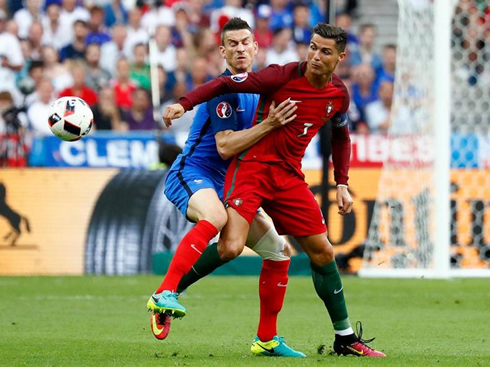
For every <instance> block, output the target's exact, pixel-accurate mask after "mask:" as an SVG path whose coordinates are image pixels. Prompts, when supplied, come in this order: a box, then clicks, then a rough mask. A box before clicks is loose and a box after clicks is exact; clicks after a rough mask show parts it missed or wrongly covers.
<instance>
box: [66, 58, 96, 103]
mask: <svg viewBox="0 0 490 367" xmlns="http://www.w3.org/2000/svg"><path fill="white" fill-rule="evenodd" d="M71 74H72V77H73V85H72V86H71V87H70V88H66V89H64V90H62V91H61V93H60V94H59V97H69V96H76V97H80V98H81V99H83V100H84V101H85V102H87V104H88V105H89V106H91V107H92V106H94V105H95V104H96V103H97V93H96V92H95V91H94V90H93V89H90V88H89V87H87V85H86V84H85V79H86V76H87V73H86V72H85V65H84V64H83V63H81V62H80V61H77V62H73V63H72V64H71Z"/></svg>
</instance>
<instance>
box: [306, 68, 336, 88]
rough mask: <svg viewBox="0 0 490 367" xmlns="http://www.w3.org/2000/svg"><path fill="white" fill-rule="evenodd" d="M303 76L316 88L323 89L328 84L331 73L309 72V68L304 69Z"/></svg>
mask: <svg viewBox="0 0 490 367" xmlns="http://www.w3.org/2000/svg"><path fill="white" fill-rule="evenodd" d="M305 77H306V79H307V80H308V82H310V84H311V85H312V86H313V87H315V88H316V89H323V88H325V87H326V86H327V85H328V83H329V81H330V79H331V78H332V73H329V74H323V75H317V74H313V73H311V71H310V70H306V72H305Z"/></svg>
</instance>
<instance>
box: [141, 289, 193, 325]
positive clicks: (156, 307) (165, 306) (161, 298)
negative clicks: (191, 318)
mask: <svg viewBox="0 0 490 367" xmlns="http://www.w3.org/2000/svg"><path fill="white" fill-rule="evenodd" d="M146 306H147V307H148V310H150V311H153V312H157V313H166V314H168V315H170V316H172V317H174V318H175V317H180V318H182V317H184V316H185V315H187V310H186V309H185V307H184V306H182V305H181V304H180V303H179V301H177V293H174V292H170V291H163V292H162V293H153V295H152V296H151V297H150V299H149V300H148V302H147V304H146Z"/></svg>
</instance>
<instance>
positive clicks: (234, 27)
mask: <svg viewBox="0 0 490 367" xmlns="http://www.w3.org/2000/svg"><path fill="white" fill-rule="evenodd" d="M240 29H248V30H249V31H250V33H252V34H253V31H252V28H251V27H250V26H249V25H248V23H247V22H246V21H244V20H243V19H241V18H238V17H235V18H231V19H230V20H229V21H227V22H226V23H225V25H224V26H223V29H222V30H221V44H222V45H224V44H225V33H226V32H229V31H238V30H240Z"/></svg>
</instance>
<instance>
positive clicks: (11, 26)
mask: <svg viewBox="0 0 490 367" xmlns="http://www.w3.org/2000/svg"><path fill="white" fill-rule="evenodd" d="M0 11H1V10H0ZM5 31H6V32H7V33H10V34H11V35H12V36H14V37H15V38H17V39H18V38H19V26H18V25H17V23H16V22H15V20H13V19H10V20H8V21H7V22H6V23H5Z"/></svg>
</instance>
